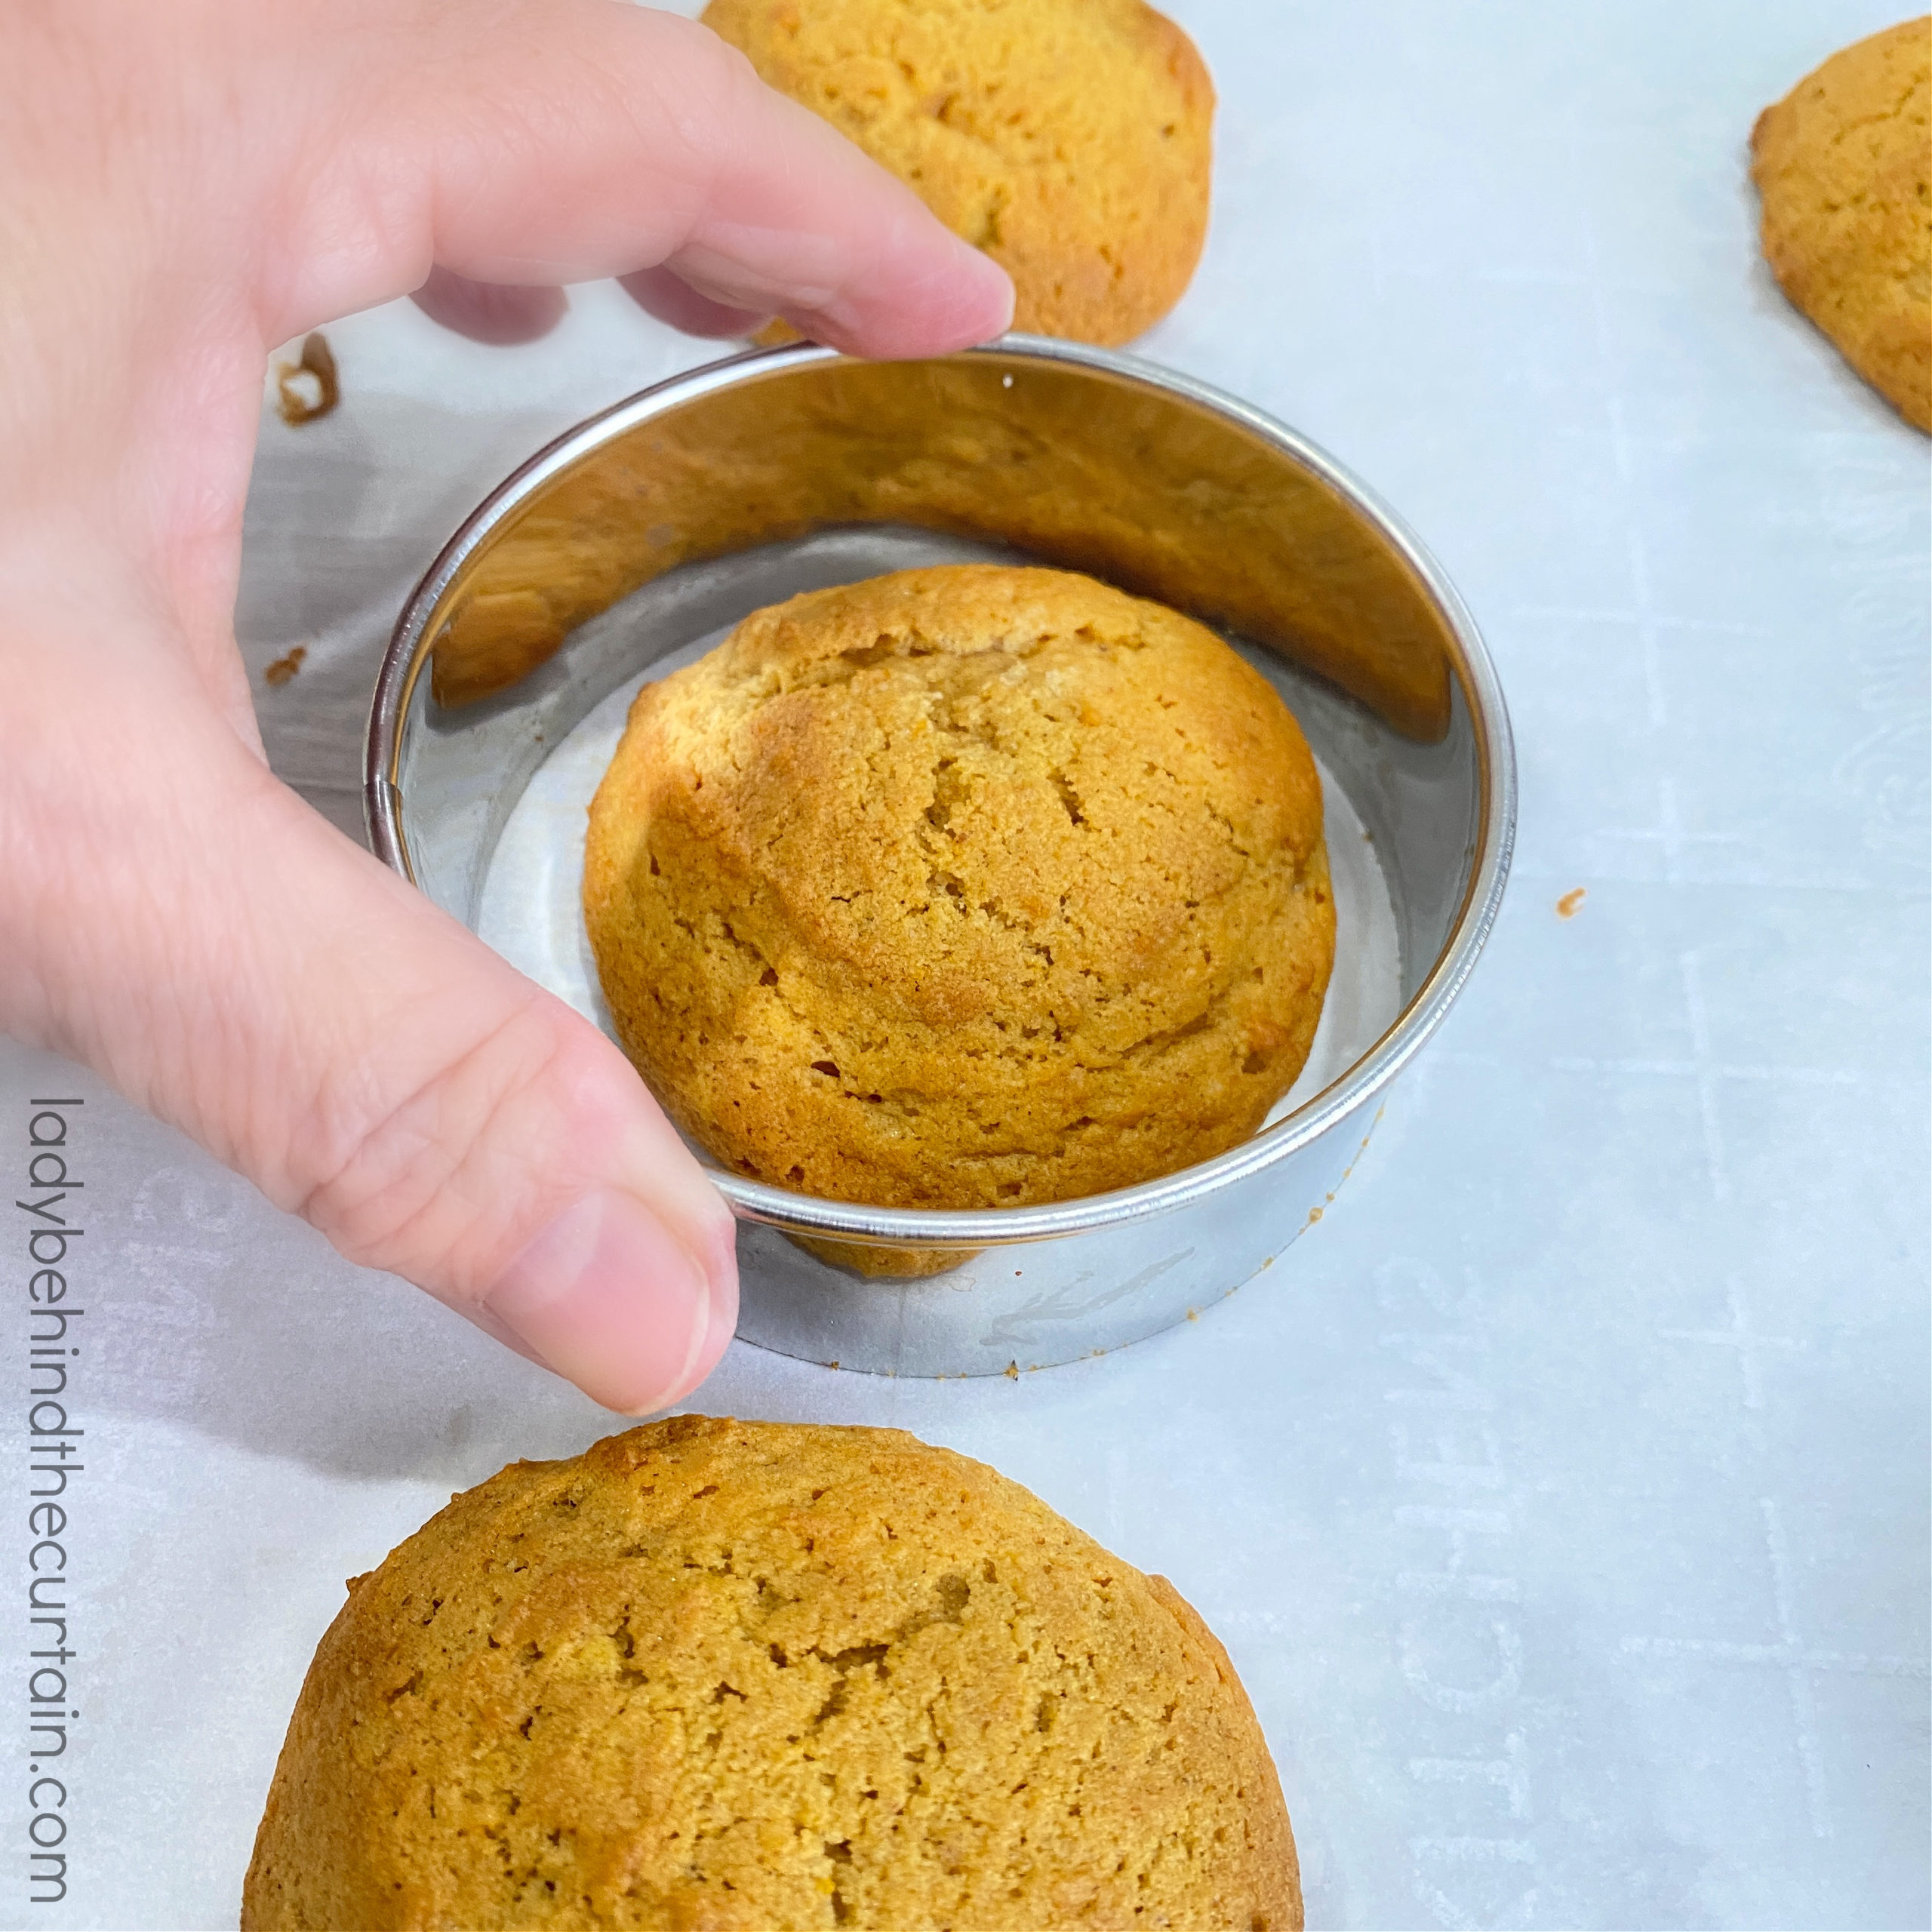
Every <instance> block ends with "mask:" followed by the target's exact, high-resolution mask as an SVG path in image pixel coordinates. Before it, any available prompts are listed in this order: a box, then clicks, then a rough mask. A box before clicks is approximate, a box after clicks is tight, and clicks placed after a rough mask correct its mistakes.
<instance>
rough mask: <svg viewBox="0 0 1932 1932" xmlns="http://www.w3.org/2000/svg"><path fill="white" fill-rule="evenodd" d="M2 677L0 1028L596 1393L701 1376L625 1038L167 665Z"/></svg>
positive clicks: (701, 1212) (351, 1253)
mask: <svg viewBox="0 0 1932 1932" xmlns="http://www.w3.org/2000/svg"><path fill="white" fill-rule="evenodd" d="M90 628H91V627H90ZM41 643H42V640H36V644H37V645H38V644H41ZM84 651H85V654H86V656H87V657H91V659H92V660H93V666H94V672H95V675H92V676H90V677H88V678H87V679H86V685H87V699H86V701H85V702H80V701H77V700H76V694H75V691H74V690H73V689H72V686H73V685H75V684H76V683H77V682H78V679H77V678H76V675H75V671H74V669H73V668H72V667H73V666H75V665H77V664H78V663H82V661H83V654H84ZM103 656H105V657H106V658H107V659H108V660H109V661H108V662H107V663H105V664H103V662H102V660H103ZM14 669H15V670H16V672H17V675H19V677H20V685H19V687H18V688H17V695H18V696H19V697H20V698H21V700H22V701H21V702H20V703H18V704H16V703H14V702H13V701H12V696H13V695H16V694H10V703H9V706H8V717H7V719H6V721H5V725H4V726H3V727H0V739H4V740H5V743H4V745H0V752H4V755H0V773H4V774H5V775H4V777H0V827H4V829H5V832H6V834H7V835H6V836H5V838H4V839H0V881H4V884H5V892H4V894H0V955H5V957H7V958H8V960H9V962H10V969H9V971H8V974H7V975H6V976H5V984H4V986H0V1023H5V1024H6V1025H8V1026H9V1027H10V1028H11V1029H12V1030H14V1031H17V1032H23V1033H25V1034H26V1035H29V1037H32V1038H35V1039H36V1040H38V1041H40V1042H42V1043H43V1044H48V1045H51V1046H53V1047H54V1048H57V1049H58V1050H60V1051H65V1052H66V1053H68V1054H70V1055H72V1056H73V1057H77V1058H79V1059H82V1060H85V1061H87V1062H88V1063H90V1064H91V1065H92V1066H94V1067H96V1068H97V1069H99V1070H100V1072H103V1074H104V1075H106V1077H107V1078H109V1079H110V1080H111V1081H112V1082H113V1083H114V1084H115V1085H116V1086H117V1087H118V1088H120V1090H121V1091H122V1092H123V1093H125V1094H127V1095H128V1097H129V1098H130V1099H131V1100H134V1101H135V1102H137V1103H138V1104H139V1105H140V1106H143V1107H145V1108H146V1109H149V1111H150V1112H154V1113H155V1114H157V1115H160V1116H161V1117H162V1118H165V1119H167V1120H168V1121H172V1122H173V1123H174V1124H177V1125H178V1126H180V1127H181V1128H183V1129H184V1130H185V1131H186V1132H188V1133H189V1134H191V1135H192V1136H193V1137H194V1138H195V1139H196V1140H198V1141H200V1142H201V1143H202V1144H203V1145H204V1146H206V1147H208V1149H210V1150H211V1151H212V1152H214V1154H216V1155H217V1156H218V1157H219V1158H221V1159H222V1160H223V1161H226V1163H228V1164H229V1165H230V1166H232V1167H233V1168H235V1169H236V1170H237V1171H239V1172H240V1173H242V1174H245V1175H246V1176H247V1177H248V1178H249V1179H250V1180H252V1181H254V1183H256V1185H257V1186H259V1187H260V1189H262V1191H263V1193H265V1194H266V1195H268V1197H269V1198H270V1199H271V1200H272V1201H275V1202H276V1203H277V1204H278V1205H280V1206H281V1207H285V1208H288V1209H291V1210H292V1211H294V1212H297V1213H298V1214H301V1215H303V1217H305V1218H306V1219H307V1220H309V1221H311V1222H312V1223H314V1224H315V1226H317V1227H318V1228H319V1229H321V1231H322V1232H324V1233H325V1235H328V1238H329V1239H330V1240H331V1241H332V1242H333V1243H334V1244H335V1246H336V1247H337V1248H338V1249H339V1250H340V1251H341V1252H342V1253H343V1254H344V1255H346V1257H348V1258H349V1260H352V1261H355V1262H358V1263H362V1264H364V1265H365V1266H371V1267H376V1268H383V1269H389V1270H392V1272H395V1273H397V1274H399V1275H405V1276H406V1277H407V1278H408V1279H410V1280H411V1281H414V1282H416V1283H417V1284H418V1285H419V1286H420V1287H424V1288H426V1289H427V1290H428V1291H429V1293H431V1294H433V1295H435V1297H437V1298H438V1300H441V1301H443V1302H445V1303H448V1306H451V1308H453V1309H456V1310H457V1311H458V1312H460V1313H461V1314H463V1315H466V1316H467V1317H468V1318H469V1319H470V1320H471V1321H475V1322H476V1323H477V1324H478V1325H479V1326H481V1327H484V1328H485V1329H486V1330H488V1331H489V1332H491V1334H494V1335H496V1336H497V1337H498V1339H500V1340H505V1341H508V1342H509V1343H511V1344H512V1346H518V1347H520V1348H521V1350H522V1352H525V1354H528V1355H533V1356H534V1357H535V1358H537V1359H539V1360H540V1361H542V1362H543V1363H544V1364H546V1366H548V1367H550V1368H552V1369H553V1370H555V1371H556V1372H557V1373H558V1374H560V1375H562V1376H565V1377H568V1379H569V1380H571V1381H573V1382H574V1383H577V1386H579V1387H580V1388H581V1389H583V1390H584V1392H586V1394H588V1395H591V1396H592V1397H593V1398H595V1400H597V1401H600V1402H602V1403H604V1404H606V1405H608V1407H612V1408H615V1409H620V1410H624V1411H629V1412H632V1413H634V1414H643V1413H646V1412H648V1411H652V1410H655V1409H659V1408H663V1407H666V1406H668V1405H669V1404H671V1403H672V1402H674V1401H677V1400H678V1398H681V1396H683V1395H685V1394H687V1393H688V1392H689V1391H690V1390H691V1389H693V1388H694V1387H695V1386H697V1383H699V1382H700V1381H701V1380H703V1378H704V1377H705V1375H706V1374H707V1373H708V1372H709V1370H710V1369H711V1367H712V1366H713V1364H715V1362H716V1361H717V1360H718V1357H719V1356H720V1355H721V1354H722V1353H723V1352H724V1347H725V1345H726V1343H728V1341H729V1340H730V1339H731V1331H732V1328H733V1327H734V1323H735V1320H736V1315H737V1270H736V1266H735V1262H734V1254H733V1230H732V1223H731V1217H730V1214H729V1213H728V1210H727V1209H726V1208H725V1207H724V1203H723V1201H722V1200H721V1198H720V1197H719V1196H718V1194H717V1192H716V1191H715V1189H713V1188H712V1186H710V1184H709V1182H708V1181H707V1180H706V1178H705V1176H704V1174H703V1170H702V1169H701V1168H700V1167H699V1165H698V1164H697V1161H695V1160H694V1158H692V1156H691V1154H690V1153H689V1152H688V1151H687V1150H686V1149H685V1146H684V1145H683V1143H681V1141H680V1140H679V1139H678V1136H677V1135H676V1134H675V1132H674V1131H672V1128H671V1127H670V1126H669V1123H668V1122H667V1121H666V1120H665V1118H664V1117H663V1115H662V1114H661V1113H660V1112H659V1111H658V1109H657V1106H656V1105H655V1104H654V1102H653V1101H652V1100H651V1096H650V1094H649V1093H648V1091H647V1090H646V1089H645V1086H644V1084H643V1083H642V1081H641V1080H640V1079H639V1078H638V1075H636V1073H635V1072H634V1071H633V1070H632V1068H631V1066H630V1065H629V1063H628V1062H627V1061H626V1060H625V1059H624V1057H623V1054H621V1053H620V1052H619V1051H618V1050H617V1048H616V1047H614V1045H612V1044H611V1042H610V1041H608V1040H607V1039H606V1038H605V1037H604V1035H602V1034H601V1032H598V1029H596V1028H595V1027H594V1026H592V1025H591V1024H590V1023H589V1021H587V1020H584V1019H583V1018H582V1017H580V1016H579V1015H578V1014H575V1013H574V1012H572V1011H571V1010H570V1009H569V1008H567V1007H565V1005H564V1004H562V1003H561V1001H558V1000H556V999H555V998H552V997H551V996H550V995H548V994H547V993H545V992H543V991H541V990H540V989H539V988H537V986H534V985H533V984H531V982H529V981H528V980H525V979H524V978H523V977H521V975H520V974H518V973H516V972H515V971H513V970H512V968H510V967H509V966H508V965H507V964H505V963H504V962H503V961H502V960H500V958H497V956H496V955H494V953H492V952H490V951H489V949H488V948H487V947H485V946H484V945H483V944H482V943H481V941H480V940H478V939H476V938H475V937H474V936H473V935H472V934H469V932H468V931H466V930H465V929H464V928H462V927H461V926H460V925H459V924H457V922H456V921H454V920H453V919H451V918H449V917H448V915H445V913H443V912H440V911H438V909H436V908H435V906H432V905H431V904H430V903H429V901H428V900H426V899H424V898H423V897H422V896H421V895H420V894H418V893H417V892H416V891H415V890H414V888H411V887H410V886H409V885H408V884H405V882H404V881H402V880H401V879H400V878H397V877H395V875H393V874H392V873H391V872H388V871H386V869H384V868H383V866H380V864H379V863H377V861H376V860H374V859H373V858H371V857H370V856H369V855H368V854H367V853H366V852H365V851H362V850H361V848H359V847H358V846H356V845H355V844H352V843H351V842H350V841H349V840H348V839H346V838H344V837H343V836H342V835H341V834H340V833H339V832H336V831H335V830H334V829H333V828H332V827H331V826H329V825H328V823H326V822H325V820H322V819H321V817H319V816H318V814H315V813H314V812H312V811H310V810H309V808H308V807H306V805H304V804H303V803H302V802H301V801H300V800H299V799H298V798H296V797H295V795H294V794H293V793H292V792H289V791H288V789H286V788H285V786H282V785H281V783H280V782H279V781H278V780H275V778H274V777H272V776H271V774H269V772H268V771H266V769H265V768H264V767H263V765H262V764H260V761H257V759H255V758H253V757H252V756H251V755H250V754H249V752H248V749H247V748H246V747H245V746H244V745H243V744H242V743H241V741H240V740H238V738H237V737H236V736H235V734H234V732H233V731H231V730H229V728H227V726H226V724H223V722H222V721H221V720H220V718H219V717H218V716H217V715H216V713H215V712H214V709H213V707H212V706H211V705H210V704H209V703H208V701H207V700H206V698H205V696H204V695H203V694H202V691H201V690H200V688H199V686H198V683H197V682H196V681H195V680H194V679H193V678H192V674H191V672H190V671H189V668H188V667H187V666H186V664H185V663H184V662H183V660H181V658H180V657H178V656H177V654H175V653H174V652H172V651H157V650H155V649H153V648H147V649H144V650H143V649H128V650H125V651H115V650H113V649H112V648H109V650H107V651H106V652H103V649H102V647H101V644H100V638H99V637H98V635H94V636H92V637H89V638H67V639H61V638H54V639H52V640H51V641H48V642H46V643H45V646H44V648H32V649H29V650H26V651H22V652H20V653H18V654H16V657H15V664H14ZM103 670H105V671H106V672H108V674H109V675H106V676H102V675H99V674H100V672H102V671H103ZM103 694H112V697H111V701H110V702H108V703H105V704H104V703H103ZM82 773H85V774H88V777H87V779H86V780H85V783H76V774H82ZM6 928H11V931H8V930H6Z"/></svg>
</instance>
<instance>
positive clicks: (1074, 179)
mask: <svg viewBox="0 0 1932 1932" xmlns="http://www.w3.org/2000/svg"><path fill="white" fill-rule="evenodd" d="M703 18H704V23H705V25H706V26H708V27H710V28H712V29H713V30H714V31H715V32H717V33H718V34H719V35H721V36H722V37H723V38H724V39H726V40H728V41H729V42H731V43H732V45H734V46H736V47H737V48H740V49H741V50H742V51H743V52H744V53H745V54H747V55H748V56H749V57H750V60H751V63H752V66H754V67H755V68H756V69H758V75H759V77H760V78H761V79H762V80H764V82H767V83H768V85H770V86H772V87H774V88H777V90H778V91H779V92H780V93H781V94H789V95H790V96H791V97H792V99H794V100H798V101H801V102H802V103H804V105H805V106H808V107H809V108H811V109H812V110H813V112H814V113H817V114H818V115H821V116H822V117H823V118H824V119H826V120H827V121H829V122H831V123H832V125H833V126H834V127H835V128H837V129H838V131H839V132H840V133H841V134H844V135H845V136H846V137H848V139H849V140H852V141H854V142H856V143H857V145H858V146H860V147H862V148H863V149H865V151H866V153H868V154H869V155H871V156H872V158H873V159H874V160H875V161H876V162H879V163H880V164H881V165H882V166H884V167H885V168H890V169H891V171H892V172H893V173H894V174H897V176H898V177H899V178H900V180H902V181H903V182H905V183H906V185H907V186H909V187H910V188H911V189H912V191H913V192H914V193H915V194H916V195H918V196H919V197H920V198H921V199H922V200H923V201H924V202H925V203H926V205H927V206H928V207H929V208H931V210H932V211H933V212H934V214H936V215H937V216H938V217H939V218H940V220H942V221H943V222H944V223H946V226H948V227H949V228H950V229H952V231H953V232H955V234H957V235H962V236H964V238H965V239H966V240H967V241H968V242H971V243H972V244H973V245H974V247H976V248H983V249H984V250H985V251H986V253H987V254H989V255H990V256H992V258H993V260H995V261H996V262H998V263H1000V264H1001V266H1002V267H1004V269H1006V270H1007V272H1008V273H1009V274H1010V275H1011V276H1012V277H1013V281H1014V292H1015V294H1016V296H1017V308H1016V309H1015V312H1014V327H1015V328H1021V329H1031V330H1034V331H1037V332H1038V333H1039V334H1043V335H1057V336H1071V337H1074V338H1075V340H1079V341H1082V342H1098V343H1123V342H1128V341H1131V340H1133V338H1134V337H1136V336H1137V335H1139V334H1141V333H1142V331H1144V330H1146V329H1148V328H1152V326H1153V325H1154V324H1155V322H1157V321H1159V319H1160V318H1161V316H1163V315H1165V314H1166V313H1167V312H1168V310H1169V309H1171V308H1172V307H1173V306H1174V304H1175V303H1177V301H1179V300H1180V297H1181V296H1182V294H1183V292H1184V291H1186V288H1187V285H1188V281H1189V278H1191V277H1192V275H1193V273H1194V268H1195V263H1196V262H1198V260H1200V257H1201V244H1202V242H1203V241H1204V238H1205V237H1206V235H1207V198H1208V177H1209V173H1210V165H1211V140H1212V130H1213V121H1214V88H1213V85H1212V84H1211V82H1210V81H1209V79H1208V77H1207V69H1206V68H1205V67H1204V66H1203V65H1202V64H1201V56H1200V55H1199V54H1198V53H1197V52H1196V51H1195V48H1194V43H1193V42H1192V41H1190V40H1189V38H1188V37H1187V35H1186V34H1185V33H1183V32H1182V31H1181V29H1180V28H1179V27H1177V26H1176V25H1175V24H1174V22H1173V21H1171V20H1168V18H1166V17H1165V16H1164V15H1162V14H1157V13H1156V12H1155V11H1154V10H1153V8H1151V7H1148V6H1144V5H1142V4H1141V0H921V4H920V5H916V6H911V5H906V0H711V5H709V7H707V8H706V9H705V12H704V16H703Z"/></svg>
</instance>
